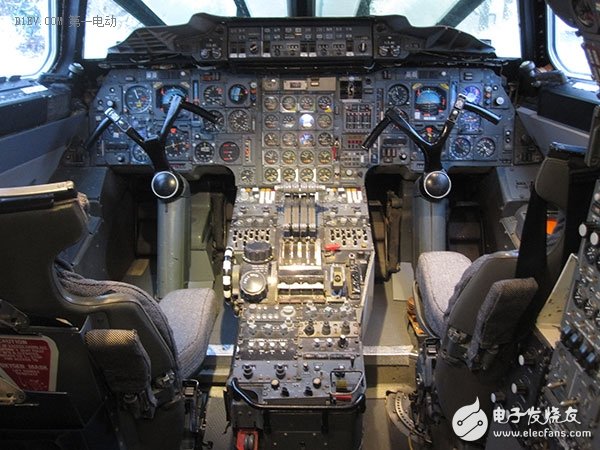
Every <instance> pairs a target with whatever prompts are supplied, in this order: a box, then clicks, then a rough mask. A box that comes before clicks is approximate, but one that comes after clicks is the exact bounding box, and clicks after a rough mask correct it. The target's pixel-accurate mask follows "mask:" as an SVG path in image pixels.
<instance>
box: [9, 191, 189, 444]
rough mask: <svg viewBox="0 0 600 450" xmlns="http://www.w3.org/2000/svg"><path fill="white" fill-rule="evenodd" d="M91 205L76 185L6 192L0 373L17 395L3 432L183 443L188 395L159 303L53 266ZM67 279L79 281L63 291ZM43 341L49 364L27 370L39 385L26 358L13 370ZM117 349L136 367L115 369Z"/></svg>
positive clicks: (64, 440)
mask: <svg viewBox="0 0 600 450" xmlns="http://www.w3.org/2000/svg"><path fill="white" fill-rule="evenodd" d="M84 206H85V199H84V198H83V197H82V196H81V195H79V194H78V193H77V191H76V190H75V187H74V185H73V183H71V182H65V183H57V184H53V185H44V186H36V187H25V188H11V189H0V233H1V235H2V236H3V239H2V240H0V254H2V255H4V257H3V258H0V300H2V302H3V303H2V304H3V305H4V307H3V308H0V319H1V320H0V348H3V349H6V350H7V352H4V355H7V354H8V355H15V357H14V358H13V359H14V360H12V361H11V360H9V359H7V358H6V357H4V358H0V369H2V370H0V377H1V378H3V380H4V381H7V383H3V385H4V386H5V387H6V386H10V385H11V384H12V385H13V389H14V390H15V392H17V393H18V396H17V397H18V402H19V403H20V406H19V408H11V407H9V406H6V407H5V406H2V403H0V436H2V438H0V441H4V442H12V441H11V440H19V441H21V440H23V439H25V440H27V441H35V442H45V441H47V442H52V443H53V445H54V446H55V448H88V447H89V448H107V449H110V448H119V444H118V442H119V441H122V442H125V443H126V445H127V448H129V449H154V448H156V449H158V448H177V446H178V445H179V441H180V439H181V434H182V433H181V432H182V430H183V426H184V404H183V399H182V398H181V396H180V395H179V394H180V391H181V380H180V377H179V371H178V367H177V361H176V357H175V353H174V343H173V338H172V335H171V331H170V328H169V327H168V324H167V322H166V319H165V318H164V316H163V315H162V312H161V311H160V309H159V308H158V307H157V306H156V305H154V306H155V308H152V305H148V304H147V303H148V302H145V301H144V299H147V295H145V293H143V291H139V290H137V288H134V287H133V286H128V285H123V286H119V287H120V288H122V289H112V290H109V291H108V292H107V291H106V289H105V287H104V288H103V290H102V292H100V291H95V290H94V287H95V285H94V282H89V281H88V280H84V279H82V278H78V277H77V276H76V275H72V274H71V275H70V274H69V273H68V272H65V271H62V270H59V271H57V269H56V266H55V259H56V256H57V255H58V253H59V252H60V251H61V250H63V249H64V248H66V247H67V246H69V245H72V244H73V243H75V242H76V241H77V240H78V239H80V238H81V236H82V234H83V233H85V232H86V225H87V216H86V213H85V211H84ZM63 285H66V286H67V287H78V288H79V289H69V290H70V291H71V292H67V290H66V289H65V288H64V287H63ZM116 285H118V283H117V284H116ZM127 288H129V290H128V289H127ZM100 293H102V294H103V295H100ZM40 339H41V340H40ZM38 348H40V349H41V350H40V349H38ZM36 349H37V350H36ZM42 350H43V351H44V353H43V354H42V356H40V357H39V358H38V359H39V360H40V361H42V362H40V363H39V364H37V365H38V366H39V367H37V369H36V368H35V367H33V368H31V370H34V369H35V370H38V372H40V377H41V378H42V381H43V382H41V381H40V380H36V379H35V377H31V376H30V377H27V376H25V375H26V374H27V373H30V371H29V372H28V371H27V370H25V369H26V368H27V367H25V368H23V367H21V370H20V371H19V370H16V371H15V368H17V369H18V368H19V364H21V365H23V361H24V360H26V359H27V358H29V356H28V355H31V354H32V352H36V351H38V352H41V351H42ZM128 352H129V353H128ZM103 355H104V358H103ZM106 355H108V356H106ZM111 355H112V356H114V357H112V358H111ZM119 358H120V360H121V361H125V362H128V363H129V364H130V365H129V366H125V365H124V363H123V364H122V365H121V367H119V366H118V365H116V364H115V365H113V366H112V367H111V366H110V361H111V360H118V359H119ZM106 361H108V362H109V363H108V366H107V364H106ZM122 367H125V368H126V369H127V370H124V371H120V369H121V368H122ZM132 373H135V374H137V375H134V376H133V378H130V379H126V378H127V377H132V375H131V374H132ZM11 374H12V376H11ZM44 374H46V375H47V376H48V378H47V379H46V378H43V376H42V375H44ZM52 374H53V375H52ZM136 376H137V378H136ZM148 379H149V381H150V383H148ZM36 383H37V384H36ZM14 385H16V386H14ZM142 385H143V386H146V387H147V388H145V389H140V386H142ZM128 387H129V388H130V390H131V392H127V391H128ZM141 391H143V392H141ZM110 394H112V395H110ZM23 395H24V398H22V396H23ZM24 405H26V406H24ZM25 417H29V418H31V419H30V420H25ZM148 419H152V420H148ZM108 430H112V432H109V431H108ZM117 430H118V431H117ZM92 442H93V443H94V444H93V445H90V443H92ZM84 443H85V445H83V444H84ZM96 443H97V444H96ZM26 448H28V447H26ZM32 448H36V447H32ZM44 448H45V447H44ZM49 448H53V447H51V446H50V447H49Z"/></svg>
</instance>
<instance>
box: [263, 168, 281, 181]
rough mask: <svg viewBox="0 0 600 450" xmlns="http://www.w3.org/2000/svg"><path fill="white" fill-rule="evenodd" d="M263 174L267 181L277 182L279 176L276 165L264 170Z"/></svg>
mask: <svg viewBox="0 0 600 450" xmlns="http://www.w3.org/2000/svg"><path fill="white" fill-rule="evenodd" d="M263 175H264V178H265V181H266V182H267V183H276V182H277V180H278V178H279V174H278V173H277V169H275V168H274V167H267V168H266V169H265V171H264V172H263Z"/></svg>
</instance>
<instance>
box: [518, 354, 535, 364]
mask: <svg viewBox="0 0 600 450" xmlns="http://www.w3.org/2000/svg"><path fill="white" fill-rule="evenodd" d="M518 361H519V365H520V366H533V365H534V364H535V358H534V357H533V356H532V355H530V354H529V353H525V354H523V355H519V357H518Z"/></svg>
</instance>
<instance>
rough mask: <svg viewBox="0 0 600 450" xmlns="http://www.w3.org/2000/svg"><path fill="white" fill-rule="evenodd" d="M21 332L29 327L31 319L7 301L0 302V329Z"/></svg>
mask: <svg viewBox="0 0 600 450" xmlns="http://www.w3.org/2000/svg"><path fill="white" fill-rule="evenodd" d="M2 327H8V328H10V329H12V330H13V331H20V330H23V329H25V328H27V327H29V317H27V315H26V314H25V313H23V312H21V311H19V310H18V309H17V308H15V307H14V306H13V305H11V304H10V303H8V302H7V301H5V300H0V328H2Z"/></svg>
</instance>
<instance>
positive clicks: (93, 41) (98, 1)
mask: <svg viewBox="0 0 600 450" xmlns="http://www.w3.org/2000/svg"><path fill="white" fill-rule="evenodd" d="M94 17H96V18H101V19H102V26H100V25H99V21H97V22H96V23H94V22H93V20H94V19H93V18H94ZM113 18H114V20H113ZM107 19H108V20H107ZM86 20H92V22H87V23H86V24H85V40H84V44H83V57H84V58H87V59H94V58H105V57H106V50H107V49H108V48H109V47H112V46H113V45H116V44H118V43H119V42H121V41H123V40H124V39H125V38H126V37H127V36H129V35H130V34H131V32H132V31H133V30H135V29H136V28H139V27H141V26H142V24H141V23H140V22H139V21H138V20H137V19H135V18H134V17H133V16H132V15H131V14H129V13H128V12H127V11H125V10H124V9H123V8H121V7H120V6H119V5H117V4H116V3H115V2H113V1H112V0H88V5H87V11H86Z"/></svg>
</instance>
